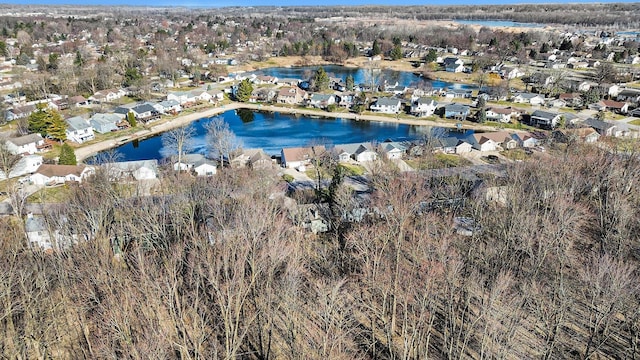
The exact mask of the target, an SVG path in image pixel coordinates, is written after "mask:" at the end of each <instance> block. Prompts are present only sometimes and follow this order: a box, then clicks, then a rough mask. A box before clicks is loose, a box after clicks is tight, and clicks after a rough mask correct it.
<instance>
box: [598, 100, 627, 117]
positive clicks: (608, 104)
mask: <svg viewBox="0 0 640 360" xmlns="http://www.w3.org/2000/svg"><path fill="white" fill-rule="evenodd" d="M597 104H598V105H599V106H600V108H601V109H602V108H604V109H605V110H609V111H615V112H617V113H619V114H626V113H627V111H628V110H629V103H627V102H622V101H614V100H601V101H599V102H598V103H597Z"/></svg>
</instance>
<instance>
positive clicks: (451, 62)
mask: <svg viewBox="0 0 640 360" xmlns="http://www.w3.org/2000/svg"><path fill="white" fill-rule="evenodd" d="M458 60H460V59H458V58H457V57H448V58H444V60H442V62H443V63H444V65H445V66H450V65H454V64H455V63H456V61H458Z"/></svg>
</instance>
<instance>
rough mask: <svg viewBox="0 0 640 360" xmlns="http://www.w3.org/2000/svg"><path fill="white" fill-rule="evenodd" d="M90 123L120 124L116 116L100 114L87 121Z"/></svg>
mask: <svg viewBox="0 0 640 360" xmlns="http://www.w3.org/2000/svg"><path fill="white" fill-rule="evenodd" d="M89 121H90V122H95V123H96V124H98V125H109V124H117V123H118V122H120V117H119V116H118V115H116V114H102V113H97V114H93V116H92V117H91V118H90V119H89Z"/></svg>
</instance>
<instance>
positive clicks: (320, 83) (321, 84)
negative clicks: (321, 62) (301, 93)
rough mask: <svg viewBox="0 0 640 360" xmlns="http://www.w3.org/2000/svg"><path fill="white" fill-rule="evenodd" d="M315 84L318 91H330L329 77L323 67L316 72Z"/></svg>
mask: <svg viewBox="0 0 640 360" xmlns="http://www.w3.org/2000/svg"><path fill="white" fill-rule="evenodd" d="M313 83H314V88H315V90H316V91H326V90H328V89H329V75H327V73H326V72H325V71H324V68H323V67H322V66H320V67H319V68H318V70H316V75H315V76H314V77H313Z"/></svg>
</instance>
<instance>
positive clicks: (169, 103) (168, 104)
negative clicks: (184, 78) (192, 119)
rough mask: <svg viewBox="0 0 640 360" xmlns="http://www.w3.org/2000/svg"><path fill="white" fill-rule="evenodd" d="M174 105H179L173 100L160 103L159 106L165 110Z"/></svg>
mask: <svg viewBox="0 0 640 360" xmlns="http://www.w3.org/2000/svg"><path fill="white" fill-rule="evenodd" d="M176 105H180V103H179V102H177V101H175V100H165V101H162V102H160V106H162V107H164V108H165V109H166V108H170V107H173V106H176Z"/></svg>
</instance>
